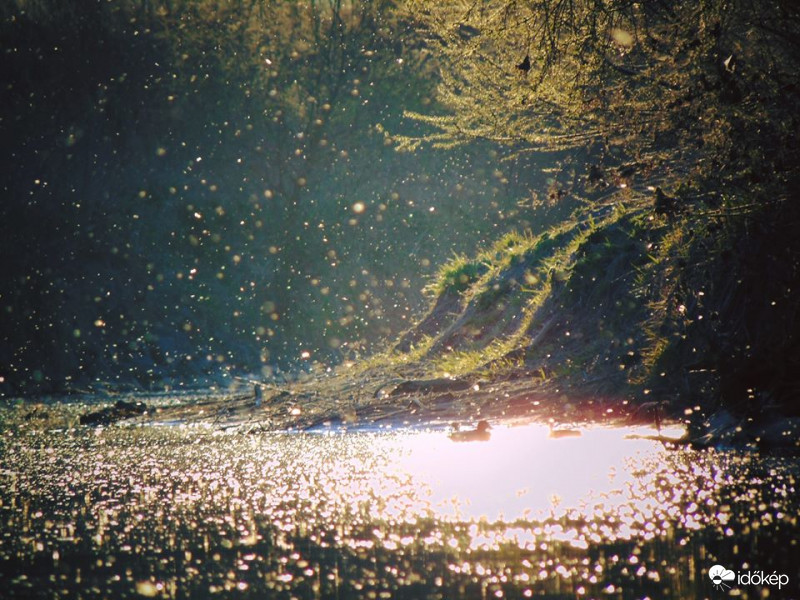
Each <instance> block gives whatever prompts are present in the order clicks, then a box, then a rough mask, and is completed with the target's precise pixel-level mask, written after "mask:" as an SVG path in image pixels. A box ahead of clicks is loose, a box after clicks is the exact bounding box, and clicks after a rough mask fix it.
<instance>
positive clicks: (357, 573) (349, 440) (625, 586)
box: [0, 425, 800, 598]
mask: <svg viewBox="0 0 800 600" xmlns="http://www.w3.org/2000/svg"><path fill="white" fill-rule="evenodd" d="M632 433H639V434H641V433H645V434H647V433H649V434H652V433H653V432H652V431H644V432H643V431H638V432H634V431H631V430H625V429H607V428H590V429H586V430H584V431H582V432H581V435H580V436H576V437H566V438H562V439H552V438H551V437H549V435H548V434H549V431H548V429H547V428H546V427H541V426H536V425H531V426H526V427H515V428H503V427H496V428H495V429H494V430H493V432H492V437H491V440H489V441H487V442H472V443H454V442H452V441H451V440H450V439H448V437H447V435H446V433H445V432H443V431H397V432H350V433H342V432H338V433H311V434H255V435H253V434H247V433H242V432H219V431H216V430H214V429H212V428H207V427H192V428H189V427H165V428H154V427H137V428H108V429H105V430H97V431H94V430H86V429H80V430H67V431H55V432H38V433H37V432H35V431H27V430H22V431H17V430H14V429H8V430H7V431H5V432H4V435H3V439H2V454H1V455H0V464H1V467H2V474H1V475H0V477H1V478H2V491H1V492H0V500H1V501H2V504H1V505H0V516H2V523H3V526H2V527H3V529H2V538H1V539H0V560H2V564H3V566H2V567H1V568H0V571H2V574H1V575H0V577H1V579H0V584H2V586H3V590H4V593H6V594H7V595H10V596H11V597H31V596H34V597H52V596H53V595H58V594H64V595H71V596H74V595H81V596H82V597H111V596H113V597H124V596H131V597H142V596H145V597H147V596H154V597H177V598H186V597H192V598H195V597H196V598H201V597H209V596H213V597H220V596H231V597H233V596H236V597H249V596H252V597H270V598H271V597H276V598H293V597H295V598H320V597H323V598H328V597H330V598H361V597H375V598H378V597H384V598H389V597H391V598H457V597H475V598H484V597H493V598H501V597H529V596H531V595H541V594H549V597H551V598H552V597H565V598H567V597H604V598H644V597H651V598H684V597H705V596H709V595H710V594H712V593H713V590H712V589H711V587H710V581H709V580H708V578H707V576H706V572H707V570H708V568H710V567H711V566H712V565H714V564H717V563H719V564H724V565H726V566H728V567H730V568H734V569H736V568H738V569H741V568H760V569H763V570H767V569H769V570H770V572H772V571H773V570H777V571H781V570H782V571H783V572H788V573H790V574H791V576H792V580H793V581H794V582H795V586H796V581H797V576H798V572H797V564H798V561H796V560H795V559H796V558H797V557H798V556H800V552H798V551H797V540H798V535H797V533H798V524H797V516H798V510H797V509H798V501H797V499H796V489H795V488H796V472H797V468H796V467H797V465H796V464H795V463H794V462H792V461H790V460H788V459H778V458H764V457H758V456H751V455H746V454H733V453H727V454H723V453H716V452H695V451H688V450H681V451H674V450H667V449H665V448H664V447H663V446H662V445H661V444H660V443H658V442H655V441H650V440H646V439H641V438H640V439H629V436H630V434H632ZM777 548H780V549H781V550H780V551H777V550H776V549H777ZM743 565H749V566H743ZM793 590H796V587H795V588H793ZM785 592H786V590H782V593H784V594H785ZM761 593H762V590H760V589H759V588H755V587H752V588H749V589H739V590H738V594H739V595H740V597H747V598H757V597H762V596H761V595H760V594H761ZM793 594H794V595H796V591H792V592H791V594H790V595H789V596H786V595H780V594H778V593H777V590H773V595H772V596H771V597H792V595H793Z"/></svg>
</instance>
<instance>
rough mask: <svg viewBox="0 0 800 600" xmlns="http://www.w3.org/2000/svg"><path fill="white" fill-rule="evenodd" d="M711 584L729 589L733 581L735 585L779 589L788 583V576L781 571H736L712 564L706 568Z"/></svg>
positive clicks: (718, 587)
mask: <svg viewBox="0 0 800 600" xmlns="http://www.w3.org/2000/svg"><path fill="white" fill-rule="evenodd" d="M708 577H709V579H711V584H712V585H713V586H714V587H715V588H716V589H718V590H729V589H730V588H731V586H732V585H733V584H734V582H735V583H736V584H737V585H760V586H764V585H770V586H777V587H778V589H781V588H782V587H783V586H785V585H786V584H787V583H789V576H788V575H785V574H783V573H764V572H763V571H738V572H736V573H735V572H734V571H732V570H731V569H726V568H725V567H723V566H722V565H714V566H713V567H711V568H710V569H709V570H708Z"/></svg>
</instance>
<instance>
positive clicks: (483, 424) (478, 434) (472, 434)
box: [448, 421, 492, 442]
mask: <svg viewBox="0 0 800 600" xmlns="http://www.w3.org/2000/svg"><path fill="white" fill-rule="evenodd" d="M453 429H454V430H455V431H453V433H451V434H450V435H449V436H448V437H449V438H450V439H451V440H453V441H454V442H487V441H489V438H490V437H492V434H491V433H490V432H489V430H490V429H491V426H490V425H489V422H488V421H478V425H477V426H476V427H475V429H469V430H467V431H459V427H458V425H457V424H456V425H454V426H453Z"/></svg>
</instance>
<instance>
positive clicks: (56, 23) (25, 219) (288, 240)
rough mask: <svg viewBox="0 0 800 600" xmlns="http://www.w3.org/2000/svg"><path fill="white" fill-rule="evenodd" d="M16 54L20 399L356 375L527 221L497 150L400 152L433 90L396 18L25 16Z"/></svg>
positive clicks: (10, 241)
mask: <svg viewBox="0 0 800 600" xmlns="http://www.w3.org/2000/svg"><path fill="white" fill-rule="evenodd" d="M0 36H1V37H2V48H3V56H2V61H1V62H0V70H1V71H2V82H3V85H2V90H0V94H2V98H0V105H1V106H2V119H1V120H0V139H2V158H1V159H0V164H1V165H2V167H0V168H2V186H3V195H4V200H3V203H2V205H1V206H0V228H2V232H1V234H0V253H2V257H3V260H2V269H3V273H2V282H1V283H0V308H2V312H3V318H2V321H0V323H1V324H0V365H2V367H0V368H1V369H2V372H0V376H1V377H2V378H3V380H2V383H0V386H2V390H3V391H4V392H5V393H12V392H14V391H16V392H32V391H50V390H57V389H67V388H85V386H86V385H88V384H90V383H91V382H93V381H97V380H102V381H107V382H112V383H125V382H133V383H137V384H150V383H153V382H160V383H164V382H166V383H169V382H170V381H172V382H173V383H174V384H176V385H182V384H184V383H188V382H191V383H192V384H197V383H202V382H203V381H209V380H210V381H217V380H219V379H220V377H224V376H225V375H226V374H227V373H229V372H248V373H259V374H260V373H261V372H262V370H263V372H264V373H265V374H269V373H270V372H271V370H272V368H273V367H276V366H279V367H283V368H284V369H286V368H294V367H303V368H307V367H309V366H310V365H312V364H313V362H314V361H315V360H319V361H322V362H325V363H329V362H334V363H335V362H338V361H340V360H342V359H344V358H357V357H358V356H360V355H362V354H363V352H364V351H365V350H367V349H368V348H371V347H374V345H375V344H376V343H378V344H379V343H380V340H381V339H384V338H385V337H386V336H388V335H390V334H393V333H396V332H398V331H400V330H403V329H405V328H406V327H408V324H409V319H410V317H411V316H412V315H414V314H415V312H416V311H418V310H419V308H420V306H421V303H422V296H421V293H420V290H421V288H422V287H423V286H424V285H425V283H426V282H427V276H428V274H429V273H431V272H433V271H434V270H435V267H436V265H437V264H438V263H440V262H442V261H443V260H445V259H446V258H447V257H448V256H450V255H452V252H454V251H464V250H471V249H472V248H474V247H475V246H476V245H478V244H479V243H480V242H481V240H486V239H491V238H493V237H494V236H495V235H496V234H497V231H498V230H500V231H502V230H504V229H506V228H507V227H509V226H510V225H509V223H510V222H511V221H510V218H511V217H513V225H514V226H519V225H520V223H521V222H522V223H523V224H524V223H525V222H528V223H529V224H530V217H531V214H532V213H530V211H528V213H526V214H522V215H521V214H520V212H519V209H518V207H517V198H518V197H520V196H524V195H525V194H526V193H527V189H528V186H529V180H530V179H531V176H530V175H531V174H530V172H529V173H528V174H527V175H526V177H525V178H524V179H525V180H524V181H520V180H519V179H518V178H516V177H515V176H514V174H508V173H504V172H503V171H502V170H501V169H502V166H501V167H498V166H497V165H496V164H494V160H493V155H492V153H491V151H490V149H489V148H488V147H486V146H480V145H477V146H475V147H472V148H470V149H466V150H465V149H460V150H458V151H453V152H444V153H440V152H436V153H433V152H430V151H423V152H418V153H415V154H409V153H405V154H401V153H398V152H396V151H395V148H394V143H393V138H392V134H391V133H390V132H394V131H397V130H403V131H406V132H407V133H414V132H421V131H422V130H421V129H419V127H420V126H418V125H416V124H414V123H413V122H410V121H408V120H407V119H404V118H403V116H402V115H403V111H405V110H410V109H413V110H423V109H431V110H436V108H435V104H433V101H432V99H431V93H432V90H433V86H435V84H436V81H437V79H436V76H435V69H434V67H433V64H432V60H431V59H430V57H429V56H428V55H427V54H426V52H425V51H424V49H423V46H422V44H421V42H420V40H419V39H417V38H416V36H415V33H414V29H413V28H412V27H411V26H410V24H409V23H408V22H407V21H405V20H403V19H401V18H400V17H399V16H397V15H396V13H395V11H394V10H393V5H392V3H391V2H383V1H374V2H354V3H348V2H335V1H329V2H308V3H296V2H280V1H272V2H260V3H246V2H232V3H226V4H224V5H222V4H217V3H214V2H161V3H150V2H142V3H137V2H110V3H107V2H96V1H94V0H70V1H68V2H7V3H5V4H4V5H3V7H2V25H1V26H0ZM532 172H533V177H532V178H533V179H534V180H536V179H541V178H542V177H543V175H542V174H541V173H540V172H539V170H538V169H536V170H534V171H532ZM303 352H307V353H308V355H307V356H308V357H309V358H308V359H304V358H303V355H302V353H303Z"/></svg>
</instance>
